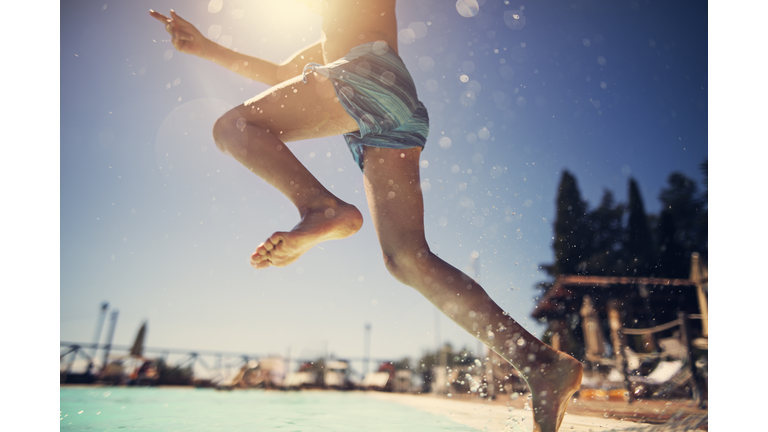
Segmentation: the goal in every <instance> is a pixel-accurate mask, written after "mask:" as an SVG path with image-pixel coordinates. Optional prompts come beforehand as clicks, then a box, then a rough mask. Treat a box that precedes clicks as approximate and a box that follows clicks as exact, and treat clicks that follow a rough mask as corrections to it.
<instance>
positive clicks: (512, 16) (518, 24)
mask: <svg viewBox="0 0 768 432" xmlns="http://www.w3.org/2000/svg"><path fill="white" fill-rule="evenodd" d="M525 22H526V19H525V15H523V11H522V10H513V11H505V12H504V24H506V25H507V27H509V28H511V29H512V30H522V28H523V27H525Z"/></svg>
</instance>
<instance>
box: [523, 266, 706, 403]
mask: <svg viewBox="0 0 768 432" xmlns="http://www.w3.org/2000/svg"><path fill="white" fill-rule="evenodd" d="M707 273H708V272H707V267H706V266H705V265H703V264H702V263H701V260H700V259H699V254H697V253H694V254H692V257H691V271H690V276H689V278H688V279H670V278H651V277H619V276H581V275H563V276H560V277H558V278H556V280H555V282H554V284H553V285H552V287H551V288H550V289H549V290H548V291H547V293H546V294H545V295H544V296H543V297H542V298H541V300H540V301H539V303H538V304H537V305H536V309H535V310H534V312H533V314H532V316H533V317H534V318H537V319H547V321H548V323H549V324H550V330H551V331H552V341H551V345H552V347H553V348H555V349H562V346H561V343H562V341H563V338H564V337H565V336H566V335H565V333H566V332H568V331H569V330H568V325H567V322H566V320H567V319H568V318H570V317H572V316H573V315H574V314H576V313H578V314H579V315H580V317H581V327H582V331H583V336H584V357H585V358H584V360H585V361H587V362H593V363H602V364H610V363H613V364H614V365H615V366H616V367H617V368H618V369H619V370H620V371H622V372H623V374H624V375H625V374H626V366H627V365H626V362H627V359H626V357H625V355H624V347H626V346H627V344H626V336H627V335H638V336H641V337H642V342H643V343H644V344H645V345H644V346H646V347H648V348H650V350H654V349H655V340H654V334H655V333H660V332H666V331H668V330H670V329H672V328H678V329H679V334H680V339H681V342H683V343H682V345H683V346H684V347H687V348H688V349H687V351H688V357H690V358H689V359H688V367H689V368H693V366H692V362H693V358H692V357H691V356H692V353H691V351H692V347H693V346H695V347H697V348H699V349H707V348H708V342H707V337H708V333H709V328H708V307H707V294H706V292H707V289H708V274H707ZM694 299H695V300H694ZM633 309H634V310H633ZM697 312H698V313H697ZM601 314H602V315H603V316H604V317H605V318H606V319H607V321H608V327H609V328H610V337H611V346H612V348H613V351H614V353H615V359H614V360H610V359H606V358H605V340H604V335H603V331H602V328H603V326H602V323H603V322H605V321H603V320H601V318H600V315H601ZM623 314H625V316H626V317H627V318H629V317H632V316H634V317H638V318H639V317H642V318H643V319H642V320H638V319H637V318H636V319H634V320H629V319H623V318H622V315H623ZM657 318H660V322H659V320H657ZM689 318H696V319H701V323H702V324H701V332H700V337H698V338H696V339H693V337H692V334H691V331H690V329H689V328H688V319H689ZM627 322H631V323H632V324H630V325H627ZM638 324H639V326H640V327H643V326H644V327H645V328H637V327H638ZM691 372H694V370H693V369H691ZM625 376H626V375H625ZM627 387H628V388H629V383H628V381H627ZM697 392H698V390H695V392H694V393H697Z"/></svg>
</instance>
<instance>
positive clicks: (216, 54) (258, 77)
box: [149, 9, 325, 85]
mask: <svg viewBox="0 0 768 432" xmlns="http://www.w3.org/2000/svg"><path fill="white" fill-rule="evenodd" d="M149 14H150V15H151V16H152V17H153V18H155V19H157V20H158V21H160V22H162V23H163V24H165V30H166V31H167V32H168V33H169V34H170V35H171V36H172V39H171V42H172V43H173V46H174V48H176V50H178V51H179V52H183V53H186V54H192V55H196V56H198V57H200V58H203V59H206V60H210V61H212V62H214V63H217V64H220V65H222V66H224V67H226V68H227V69H229V70H231V71H233V72H235V73H238V74H240V75H242V76H244V77H246V78H249V79H252V80H255V81H260V82H263V83H265V84H268V85H276V84H279V83H281V82H283V81H285V80H287V79H289V78H292V77H295V76H297V75H299V74H301V72H302V70H303V69H304V66H305V65H306V64H307V63H310V62H314V63H320V64H324V63H325V62H324V60H323V49H322V43H320V42H318V43H317V44H315V45H313V46H311V47H309V48H307V49H305V50H303V51H300V52H298V53H297V54H295V55H294V56H293V57H291V58H290V59H289V60H287V61H285V62H283V63H280V64H275V63H272V62H269V61H266V60H263V59H260V58H257V57H251V56H247V55H244V54H241V53H239V52H236V51H233V50H231V49H229V48H224V47H223V46H221V45H219V44H217V43H215V42H213V41H211V40H210V39H207V38H205V37H204V36H203V35H202V33H200V31H199V30H197V28H195V26H193V25H192V24H190V23H189V22H188V21H186V20H185V19H183V18H181V17H180V16H179V15H178V14H176V12H175V11H173V10H171V17H170V18H169V17H167V16H165V15H163V14H161V13H159V12H156V11H153V10H151V9H150V11H149Z"/></svg>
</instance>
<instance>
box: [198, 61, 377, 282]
mask: <svg viewBox="0 0 768 432" xmlns="http://www.w3.org/2000/svg"><path fill="white" fill-rule="evenodd" d="M355 130H357V124H356V123H355V122H354V120H353V119H352V118H351V117H350V116H349V114H347V113H346V111H344V108H343V107H342V106H341V105H340V104H339V103H338V100H337V99H335V92H334V90H333V84H332V83H331V82H330V81H329V80H327V79H326V78H325V77H323V76H318V75H316V74H310V75H308V76H307V83H303V82H302V78H301V77H300V76H299V77H296V78H294V79H291V80H288V81H286V82H284V83H282V84H280V85H277V86H275V87H272V88H271V89H269V90H267V91H266V92H264V93H262V94H260V95H259V96H256V97H255V98H253V99H251V100H249V101H247V102H245V103H244V104H243V105H241V106H239V107H237V108H234V109H232V110H231V111H229V112H228V113H226V114H224V115H223V116H222V117H221V118H220V119H218V120H217V121H216V124H215V125H214V128H213V136H214V140H215V142H216V145H217V146H218V147H219V149H221V150H222V151H223V152H224V153H227V154H230V155H232V156H233V157H234V158H235V159H237V160H238V161H239V162H240V163H242V164H243V165H245V167H246V168H248V169H250V170H251V171H252V172H254V173H255V174H256V175H258V176H259V177H261V178H263V179H264V180H266V181H267V183H269V184H270V185H272V186H274V187H275V188H276V189H277V190H279V191H280V192H282V193H283V194H284V195H285V196H286V197H287V198H288V199H289V200H291V202H292V203H293V204H294V205H295V206H296V208H297V209H298V211H299V215H300V216H301V221H300V222H299V223H298V225H296V226H295V227H294V228H293V229H292V230H291V231H285V232H276V233H274V234H272V235H271V236H270V237H269V238H268V239H267V240H266V241H265V242H264V243H262V244H261V245H259V246H258V247H257V248H256V251H255V252H254V253H253V255H252V256H251V265H253V266H254V267H256V268H265V267H269V266H270V265H274V266H278V267H282V266H286V265H288V264H290V263H292V262H294V261H296V260H297V259H298V258H299V257H300V256H301V255H302V254H304V253H305V252H307V251H308V250H309V249H310V248H312V247H313V246H314V245H316V244H318V243H320V242H323V241H326V240H334V239H341V238H345V237H348V236H350V235H352V234H354V233H355V232H357V231H358V230H359V229H360V227H361V226H362V223H363V218H362V215H361V214H360V211H358V210H357V208H355V207H354V206H352V205H350V204H347V203H346V202H344V201H342V200H340V199H339V198H337V197H336V196H334V195H333V194H332V193H331V192H329V191H328V190H327V189H326V188H325V187H324V186H323V185H322V184H320V182H319V181H317V179H316V178H315V177H314V176H313V175H312V174H311V173H310V172H309V171H308V170H307V169H306V168H305V167H304V165H302V164H301V162H299V160H298V159H296V156H294V154H293V153H292V152H291V151H290V150H289V149H288V147H286V146H285V143H286V142H290V141H297V140H303V139H309V138H319V137H324V136H332V135H339V134H342V133H347V132H352V131H355Z"/></svg>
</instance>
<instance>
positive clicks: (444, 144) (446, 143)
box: [439, 137, 452, 150]
mask: <svg viewBox="0 0 768 432" xmlns="http://www.w3.org/2000/svg"><path fill="white" fill-rule="evenodd" d="M439 144H440V148H442V149H445V150H447V149H449V148H451V144H452V142H451V139H450V138H448V137H442V138H440V142H439Z"/></svg>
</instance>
